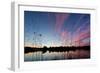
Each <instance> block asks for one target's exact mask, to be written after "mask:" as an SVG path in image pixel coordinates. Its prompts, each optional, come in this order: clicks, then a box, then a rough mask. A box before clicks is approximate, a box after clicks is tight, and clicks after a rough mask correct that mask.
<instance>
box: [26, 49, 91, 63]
mask: <svg viewBox="0 0 100 73" xmlns="http://www.w3.org/2000/svg"><path fill="white" fill-rule="evenodd" d="M87 58H90V51H89V50H75V51H65V52H49V51H46V52H45V53H43V52H42V51H37V52H29V53H25V54H24V61H26V62H28V61H47V60H64V59H87Z"/></svg>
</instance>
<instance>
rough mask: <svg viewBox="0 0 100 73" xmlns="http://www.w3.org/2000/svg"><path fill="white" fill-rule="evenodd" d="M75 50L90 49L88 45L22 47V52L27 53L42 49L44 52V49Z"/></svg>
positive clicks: (50, 50)
mask: <svg viewBox="0 0 100 73" xmlns="http://www.w3.org/2000/svg"><path fill="white" fill-rule="evenodd" d="M75 50H89V51H90V46H82V47H63V46H60V47H49V48H47V47H43V48H31V47H24V53H29V52H37V51H42V52H43V53H45V52H46V51H49V52H65V51H75Z"/></svg>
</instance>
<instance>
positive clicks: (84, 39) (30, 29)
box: [24, 11, 90, 47]
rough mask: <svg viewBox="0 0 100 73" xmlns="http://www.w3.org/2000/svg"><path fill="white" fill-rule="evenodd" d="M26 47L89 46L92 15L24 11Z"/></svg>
mask: <svg viewBox="0 0 100 73" xmlns="http://www.w3.org/2000/svg"><path fill="white" fill-rule="evenodd" d="M24 42H25V46H30V47H33V46H42V47H43V46H47V47H52V46H54V47H56V46H88V45H90V14H84V13H83V14H82V13H58V12H39V11H38V12H37V11H24Z"/></svg>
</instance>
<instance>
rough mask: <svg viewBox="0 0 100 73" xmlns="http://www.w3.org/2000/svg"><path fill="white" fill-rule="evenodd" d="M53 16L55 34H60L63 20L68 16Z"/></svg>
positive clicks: (58, 14)
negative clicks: (54, 18) (54, 19)
mask: <svg viewBox="0 0 100 73" xmlns="http://www.w3.org/2000/svg"><path fill="white" fill-rule="evenodd" d="M55 16H56V24H55V30H56V31H57V32H60V31H61V29H62V26H63V23H64V21H65V19H67V18H68V17H69V14H60V13H57V14H55Z"/></svg>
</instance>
